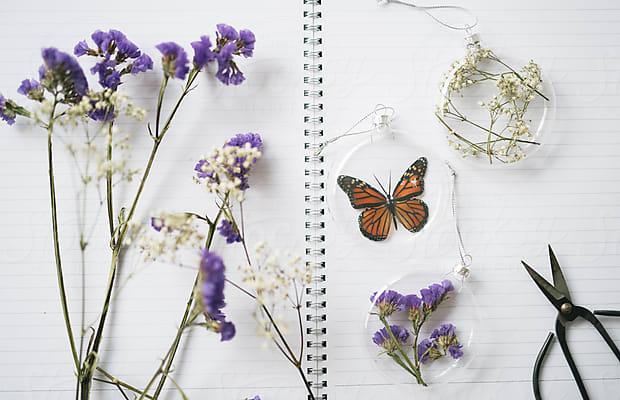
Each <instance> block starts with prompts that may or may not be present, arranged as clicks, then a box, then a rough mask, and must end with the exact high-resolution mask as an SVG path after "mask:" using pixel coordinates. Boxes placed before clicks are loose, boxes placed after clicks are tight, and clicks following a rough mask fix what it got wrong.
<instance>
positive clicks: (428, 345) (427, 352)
mask: <svg viewBox="0 0 620 400" xmlns="http://www.w3.org/2000/svg"><path fill="white" fill-rule="evenodd" d="M434 349H436V345H435V342H433V341H431V340H430V339H424V340H422V341H421V342H420V343H418V360H419V361H420V362H421V363H422V364H426V363H427V362H428V360H429V359H430V358H431V353H432V352H433V350H434Z"/></svg>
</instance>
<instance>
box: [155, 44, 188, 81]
mask: <svg viewBox="0 0 620 400" xmlns="http://www.w3.org/2000/svg"><path fill="white" fill-rule="evenodd" d="M155 48H157V50H159V51H160V52H161V54H162V55H163V58H162V64H163V68H164V74H165V75H166V76H168V77H171V78H179V79H185V76H186V75H187V73H188V72H189V67H188V66H187V64H188V62H189V61H188V60H187V53H185V50H183V48H182V47H181V46H179V45H178V44H176V43H174V42H164V43H160V44H158V45H157V46H155Z"/></svg>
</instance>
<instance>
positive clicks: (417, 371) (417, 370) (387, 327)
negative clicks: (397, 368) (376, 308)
mask: <svg viewBox="0 0 620 400" xmlns="http://www.w3.org/2000/svg"><path fill="white" fill-rule="evenodd" d="M379 320H381V323H383V326H384V327H385V330H386V331H387V333H388V335H390V339H391V340H392V341H393V342H394V344H395V345H396V349H397V350H398V352H399V353H400V355H401V356H402V358H403V359H404V360H405V361H406V362H407V365H409V367H410V368H411V370H412V372H413V375H414V376H415V378H416V381H417V382H418V383H419V384H420V385H422V386H426V382H424V380H423V379H422V373H421V372H420V367H419V364H418V365H417V366H416V365H414V364H413V363H412V362H411V359H410V358H409V357H408V356H407V353H405V351H404V350H403V348H402V347H401V346H400V343H399V342H398V340H397V339H396V337H395V336H394V332H392V329H391V328H390V324H388V322H387V319H385V317H384V316H381V315H380V316H379ZM414 356H415V357H417V354H414Z"/></svg>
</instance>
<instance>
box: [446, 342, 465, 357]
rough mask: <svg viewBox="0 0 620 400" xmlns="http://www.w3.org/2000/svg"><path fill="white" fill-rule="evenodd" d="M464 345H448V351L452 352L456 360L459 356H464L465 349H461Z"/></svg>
mask: <svg viewBox="0 0 620 400" xmlns="http://www.w3.org/2000/svg"><path fill="white" fill-rule="evenodd" d="M462 347H463V345H462V344H458V345H457V346H450V347H448V352H449V353H450V355H451V356H452V358H454V359H455V360H456V359H457V358H460V357H462V356H463V351H462V350H461V348H462Z"/></svg>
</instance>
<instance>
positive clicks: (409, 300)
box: [400, 294, 422, 321]
mask: <svg viewBox="0 0 620 400" xmlns="http://www.w3.org/2000/svg"><path fill="white" fill-rule="evenodd" d="M421 304H422V300H421V299H420V298H419V297H418V296H417V295H415V294H408V295H407V296H403V297H402V298H401V299H400V308H401V310H405V311H407V314H408V315H409V319H410V320H412V321H413V320H414V319H415V318H416V316H417V315H418V310H419V309H420V305H421Z"/></svg>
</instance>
